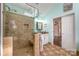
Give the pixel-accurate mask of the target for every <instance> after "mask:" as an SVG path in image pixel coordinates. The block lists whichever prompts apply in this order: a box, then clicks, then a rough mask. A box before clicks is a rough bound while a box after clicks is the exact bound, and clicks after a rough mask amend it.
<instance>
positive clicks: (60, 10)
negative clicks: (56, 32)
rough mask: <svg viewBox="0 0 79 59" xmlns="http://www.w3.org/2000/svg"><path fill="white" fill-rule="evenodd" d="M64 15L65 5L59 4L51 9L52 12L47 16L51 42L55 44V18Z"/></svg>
mask: <svg viewBox="0 0 79 59" xmlns="http://www.w3.org/2000/svg"><path fill="white" fill-rule="evenodd" d="M61 14H63V4H61V3H58V4H55V5H54V6H53V8H52V7H51V10H50V12H49V13H48V14H47V16H46V19H47V22H48V32H49V42H52V44H53V24H52V23H53V18H54V17H56V16H61Z"/></svg>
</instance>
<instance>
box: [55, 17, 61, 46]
mask: <svg viewBox="0 0 79 59" xmlns="http://www.w3.org/2000/svg"><path fill="white" fill-rule="evenodd" d="M55 20H57V21H58V20H60V21H59V22H60V24H59V25H60V27H59V29H60V33H58V35H59V34H60V35H59V36H58V37H60V38H59V39H60V44H59V45H58V46H60V47H62V22H61V20H62V19H61V17H57V18H54V19H53V36H54V37H55V35H54V33H55V32H54V30H55V29H54V27H55V25H54V21H55ZM59 29H58V31H59ZM53 43H54V44H55V38H54V40H53Z"/></svg>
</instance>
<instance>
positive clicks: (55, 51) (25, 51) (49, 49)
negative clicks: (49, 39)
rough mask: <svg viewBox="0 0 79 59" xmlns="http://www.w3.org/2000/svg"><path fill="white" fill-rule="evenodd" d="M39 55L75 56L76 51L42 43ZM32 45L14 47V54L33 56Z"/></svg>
mask: <svg viewBox="0 0 79 59" xmlns="http://www.w3.org/2000/svg"><path fill="white" fill-rule="evenodd" d="M40 54H41V56H75V55H76V53H75V52H73V51H67V50H65V49H62V48H60V47H58V46H56V45H51V44H46V45H44V51H43V52H41V53H40ZM33 55H34V52H33V46H28V47H26V48H20V49H16V50H15V51H14V56H33Z"/></svg>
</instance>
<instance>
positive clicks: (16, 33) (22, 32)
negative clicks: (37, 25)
mask: <svg viewBox="0 0 79 59" xmlns="http://www.w3.org/2000/svg"><path fill="white" fill-rule="evenodd" d="M12 20H13V21H15V25H16V28H15V29H14V30H13V29H12V26H11V24H10V21H12ZM33 26H34V20H33V18H32V17H27V16H23V15H18V14H14V13H10V12H4V36H12V37H13V38H14V39H13V51H15V49H18V48H24V47H27V46H29V42H30V41H29V40H32V39H33Z"/></svg>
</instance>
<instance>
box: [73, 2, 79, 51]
mask: <svg viewBox="0 0 79 59" xmlns="http://www.w3.org/2000/svg"><path fill="white" fill-rule="evenodd" d="M74 12H75V38H76V47H77V50H78V51H79V4H78V3H75V4H74Z"/></svg>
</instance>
